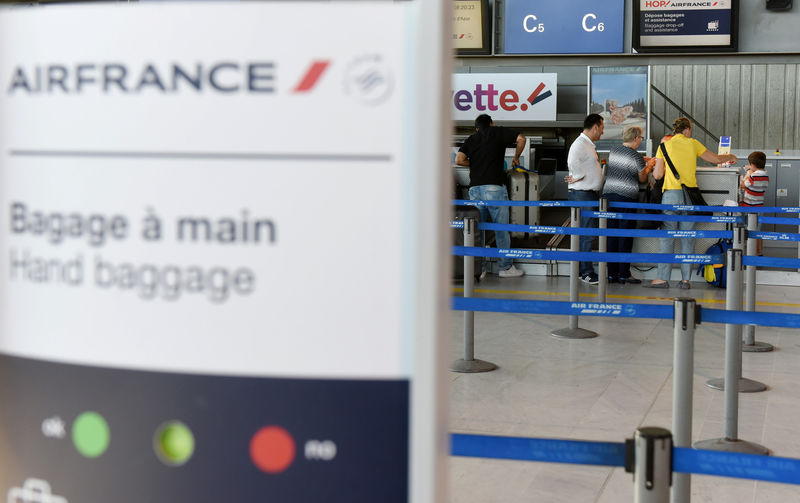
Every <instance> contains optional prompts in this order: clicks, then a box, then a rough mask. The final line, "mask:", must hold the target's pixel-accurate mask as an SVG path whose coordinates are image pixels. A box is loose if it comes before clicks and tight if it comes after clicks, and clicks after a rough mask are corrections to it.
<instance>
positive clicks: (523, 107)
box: [519, 103, 528, 112]
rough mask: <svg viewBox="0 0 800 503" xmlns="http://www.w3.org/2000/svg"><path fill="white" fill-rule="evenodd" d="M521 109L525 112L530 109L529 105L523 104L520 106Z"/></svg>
mask: <svg viewBox="0 0 800 503" xmlns="http://www.w3.org/2000/svg"><path fill="white" fill-rule="evenodd" d="M519 109H520V110H522V111H523V112H524V111H525V110H527V109H528V104H527V103H523V104H522V105H520V106H519Z"/></svg>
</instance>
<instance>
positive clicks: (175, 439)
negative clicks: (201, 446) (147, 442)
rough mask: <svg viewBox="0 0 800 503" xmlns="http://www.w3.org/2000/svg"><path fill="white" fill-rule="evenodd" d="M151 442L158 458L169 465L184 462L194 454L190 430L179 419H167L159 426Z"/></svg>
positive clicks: (192, 437)
mask: <svg viewBox="0 0 800 503" xmlns="http://www.w3.org/2000/svg"><path fill="white" fill-rule="evenodd" d="M153 443H154V447H155V451H156V456H158V459H160V460H161V462H162V463H164V464H167V465H170V466H180V465H182V464H185V463H186V462H187V461H189V459H191V457H192V454H194V435H193V434H192V430H190V429H189V427H188V426H186V425H185V424H183V423H181V422H179V421H169V422H166V423H164V424H162V425H161V426H159V427H158V429H157V430H156V435H155V437H154V438H153Z"/></svg>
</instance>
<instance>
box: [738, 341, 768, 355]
mask: <svg viewBox="0 0 800 503" xmlns="http://www.w3.org/2000/svg"><path fill="white" fill-rule="evenodd" d="M773 349H775V346H773V345H772V344H770V343H768V342H758V341H756V342H755V343H753V344H745V343H744V341H742V351H743V352H745V353H766V352H767V351H772V350H773Z"/></svg>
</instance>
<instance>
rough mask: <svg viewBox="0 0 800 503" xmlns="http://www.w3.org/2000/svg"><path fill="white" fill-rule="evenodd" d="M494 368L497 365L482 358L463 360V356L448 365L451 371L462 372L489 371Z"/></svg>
mask: <svg viewBox="0 0 800 503" xmlns="http://www.w3.org/2000/svg"><path fill="white" fill-rule="evenodd" d="M496 368H497V365H495V364H494V363H492V362H486V361H483V360H464V359H463V358H462V359H459V360H456V361H454V362H453V364H452V365H450V371H451V372H461V373H464V374H475V373H478V372H491V371H492V370H494V369H496Z"/></svg>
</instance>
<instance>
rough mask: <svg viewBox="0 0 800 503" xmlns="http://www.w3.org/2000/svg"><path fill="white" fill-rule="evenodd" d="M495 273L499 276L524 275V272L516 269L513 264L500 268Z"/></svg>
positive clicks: (517, 276) (516, 276) (515, 276)
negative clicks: (500, 269)
mask: <svg viewBox="0 0 800 503" xmlns="http://www.w3.org/2000/svg"><path fill="white" fill-rule="evenodd" d="M497 274H498V275H499V276H500V277H501V278H519V277H520V276H524V275H525V273H524V272H523V271H522V270H520V269H517V268H516V267H514V265H513V264H512V265H511V267H509V268H508V269H505V270H502V271H500V272H499V273H497Z"/></svg>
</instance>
